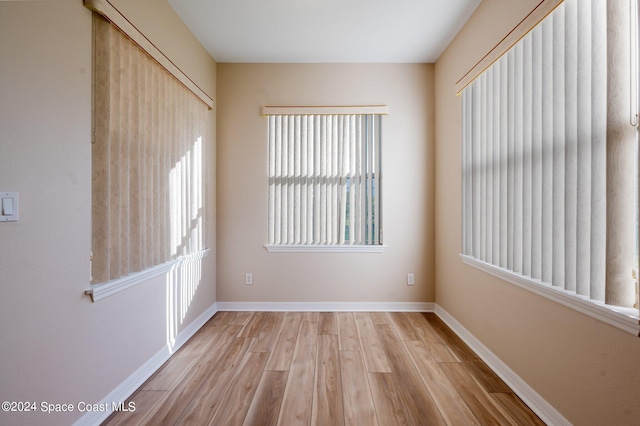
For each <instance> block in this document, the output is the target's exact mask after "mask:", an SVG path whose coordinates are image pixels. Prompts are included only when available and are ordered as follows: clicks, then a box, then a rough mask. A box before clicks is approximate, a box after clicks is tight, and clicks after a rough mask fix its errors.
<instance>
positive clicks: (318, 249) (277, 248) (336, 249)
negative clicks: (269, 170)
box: [264, 244, 387, 253]
mask: <svg viewBox="0 0 640 426" xmlns="http://www.w3.org/2000/svg"><path fill="white" fill-rule="evenodd" d="M264 248H265V249H267V251H268V252H269V253H383V252H384V251H385V250H386V249H387V246H386V244H380V245H375V246H364V245H331V246H325V245H301V244H300V245H294V244H291V245H274V244H267V245H265V246H264Z"/></svg>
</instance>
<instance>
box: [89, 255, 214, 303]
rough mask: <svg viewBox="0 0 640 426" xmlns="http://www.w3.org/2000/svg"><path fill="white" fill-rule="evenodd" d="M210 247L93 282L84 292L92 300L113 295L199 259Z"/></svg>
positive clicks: (95, 300)
mask: <svg viewBox="0 0 640 426" xmlns="http://www.w3.org/2000/svg"><path fill="white" fill-rule="evenodd" d="M209 250H210V249H204V250H202V251H199V252H198V253H194V254H190V255H188V256H181V257H179V258H177V259H173V260H170V261H168V262H165V263H163V264H162V265H158V266H154V267H152V268H148V269H145V270H144V271H140V272H136V273H133V274H130V275H127V276H126V277H122V278H119V279H117V280H113V281H109V282H108V283H104V284H93V285H91V288H90V289H89V290H85V292H84V294H86V295H87V296H90V297H91V301H92V302H94V303H95V302H97V301H99V300H102V299H104V298H106V297H109V296H113V295H114V294H117V293H120V292H121V291H124V290H126V289H128V288H131V287H133V286H135V285H138V284H140V283H143V282H145V281H148V280H150V279H151V278H154V277H157V276H158V275H162V274H166V273H167V272H169V271H171V270H172V269H174V268H177V267H179V266H180V265H182V264H184V263H188V262H193V261H198V260H201V259H202V258H203V257H205V256H206V255H207V254H208V253H209Z"/></svg>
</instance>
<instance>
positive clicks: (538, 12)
mask: <svg viewBox="0 0 640 426" xmlns="http://www.w3.org/2000/svg"><path fill="white" fill-rule="evenodd" d="M563 1H564V0H542V1H541V2H540V3H539V4H538V5H537V6H536V7H535V9H533V10H532V11H531V13H529V14H528V15H527V16H526V17H525V18H524V19H523V20H522V21H520V23H519V24H518V25H517V26H516V27H515V28H514V29H513V30H511V32H509V34H507V35H506V36H505V37H504V38H503V39H502V40H500V42H499V43H498V44H497V45H496V46H495V47H494V48H493V49H491V50H490V51H489V53H487V54H486V55H485V56H484V57H483V58H482V59H480V61H478V63H476V64H475V65H474V66H473V67H472V68H471V69H470V70H469V71H468V72H467V73H466V74H465V75H464V76H463V77H462V78H461V79H460V80H458V82H457V83H456V93H457V94H460V92H462V90H463V89H464V88H465V87H467V86H468V85H469V84H471V82H472V81H473V80H475V79H476V78H477V77H478V76H479V75H480V74H482V73H483V72H484V71H485V70H486V69H487V68H489V67H490V66H491V65H492V64H493V63H494V62H496V61H497V60H498V59H500V57H501V56H502V55H504V54H505V53H506V52H507V51H508V50H509V49H511V47H512V46H513V45H514V44H516V43H517V42H518V41H520V39H522V37H524V36H525V35H527V34H528V33H529V31H531V30H532V29H533V28H534V27H535V26H536V25H538V24H539V23H540V21H542V20H543V19H544V18H546V17H547V15H549V14H550V13H551V12H553V10H554V9H555V8H556V7H558V6H559V5H560V4H561V3H562V2H563Z"/></svg>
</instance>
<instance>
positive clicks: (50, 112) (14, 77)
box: [0, 0, 216, 425]
mask: <svg viewBox="0 0 640 426" xmlns="http://www.w3.org/2000/svg"><path fill="white" fill-rule="evenodd" d="M118 3H122V5H121V7H122V8H123V10H125V11H127V9H128V7H127V5H125V3H128V4H130V3H137V5H136V8H138V7H140V5H141V4H142V3H146V6H147V7H144V8H141V9H140V10H133V9H134V7H132V13H131V15H130V19H131V20H132V21H133V22H134V23H136V22H137V21H138V20H139V21H140V22H141V23H142V22H143V21H144V23H143V24H142V25H140V26H141V27H144V28H148V29H149V31H150V32H153V33H154V34H158V35H164V37H165V38H164V39H161V40H160V41H159V42H157V44H158V45H159V46H160V47H161V48H162V49H164V50H165V51H166V52H167V53H168V54H169V56H171V55H173V54H174V53H175V54H176V58H174V59H175V61H176V62H177V63H178V64H179V66H180V67H181V68H183V69H184V70H185V71H186V72H187V73H188V74H190V75H192V76H193V78H194V79H195V80H196V81H197V82H198V84H199V85H200V86H201V87H202V88H203V89H204V90H206V91H207V92H208V93H209V95H210V96H215V67H216V64H215V62H214V61H213V60H212V59H211V58H210V57H209V56H208V55H207V54H206V53H205V52H204V49H202V48H201V47H200V46H199V45H198V44H197V42H196V40H195V38H194V37H193V36H192V35H191V34H190V33H189V32H188V31H187V30H186V27H184V25H183V24H182V23H181V22H180V21H179V19H178V18H177V16H176V15H175V14H174V13H173V11H172V10H171V8H170V7H169V6H168V5H167V4H166V3H165V2H164V1H162V2H157V1H153V0H145V1H136V2H124V1H119V2H118ZM151 3H152V4H153V5H151ZM138 12H139V13H138ZM141 17H144V19H139V18H141ZM168 41H170V43H169V42H168ZM181 49H184V51H185V52H188V55H187V54H183V53H182V52H180V50H181ZM178 53H180V55H178ZM0 76H1V78H0V191H17V192H19V194H20V220H19V221H18V222H15V223H0V291H1V292H2V295H1V296H0V338H1V344H0V360H2V361H1V362H0V383H1V385H0V400H2V401H4V400H9V401H35V402H37V403H38V404H39V403H40V402H43V401H47V402H51V403H74V404H75V403H77V402H80V401H84V402H90V403H97V402H100V401H101V400H102V399H103V398H104V397H105V396H106V395H107V394H108V393H109V392H110V391H112V390H113V389H114V388H115V387H116V386H117V385H119V384H120V383H122V382H123V381H124V380H125V379H126V378H127V377H128V376H129V375H130V374H131V373H132V372H134V371H135V370H136V369H137V368H139V367H140V366H141V365H142V364H143V363H144V362H146V361H147V360H149V359H150V358H151V357H152V356H153V355H155V354H156V353H157V352H158V351H160V350H161V349H162V348H163V347H164V346H166V340H167V312H168V311H169V310H170V309H172V307H171V306H169V304H168V301H167V298H166V280H165V277H158V278H156V279H154V280H152V281H149V282H147V283H143V284H140V285H138V286H136V287H134V288H131V289H129V290H127V291H125V292H122V293H119V294H117V295H115V296H111V297H109V298H107V299H105V300H102V301H100V302H98V303H91V301H90V299H89V298H88V297H87V296H84V294H83V292H84V290H85V289H87V288H88V284H89V283H88V277H89V257H88V256H89V251H90V235H91V234H90V213H91V209H90V207H91V206H90V190H91V185H90V182H91V174H90V164H91V161H90V160H91V148H90V140H91V137H90V131H91V13H90V12H89V11H88V10H87V9H85V8H84V7H83V6H82V1H81V0H57V1H43V2H0ZM211 120H212V124H213V121H214V120H215V112H212V113H211ZM210 136H211V137H210V140H211V143H210V145H209V146H207V150H208V154H209V155H210V158H209V164H210V167H209V170H210V176H209V179H210V180H211V179H213V177H214V174H215V173H214V171H215V167H214V165H215V156H214V154H215V144H214V140H215V139H214V136H215V135H214V129H213V126H212V132H211V135H210ZM214 190H215V185H213V184H212V185H210V186H209V188H208V196H209V200H208V202H209V205H208V207H209V214H208V220H209V224H210V225H211V226H210V229H211V232H210V233H209V235H208V245H209V246H210V247H212V248H213V247H215V239H214V236H215V234H214V232H213V231H214V230H215V222H214V217H215V216H214V215H213V211H214V208H215V205H214V204H213V203H214V195H215V193H214ZM204 262H205V263H204V265H203V278H202V281H201V282H200V284H199V286H198V290H197V292H196V294H195V297H194V299H193V301H192V302H191V304H190V306H189V310H188V312H187V313H186V316H185V318H184V319H183V320H182V321H181V322H180V324H179V325H178V327H179V329H183V328H184V327H185V326H187V325H188V324H189V323H190V322H192V321H193V319H194V318H196V317H198V316H199V315H200V314H201V313H202V312H204V311H205V309H207V308H208V307H210V306H211V305H212V304H213V303H214V302H215V253H212V254H211V255H209V256H208V257H206V258H205V261H204ZM80 416H81V413H79V412H77V411H75V412H72V413H67V414H54V415H44V414H42V413H27V414H24V415H22V416H19V415H15V414H10V413H4V412H0V424H30V425H36V424H71V423H73V421H75V420H76V419H78V418H79V417H80Z"/></svg>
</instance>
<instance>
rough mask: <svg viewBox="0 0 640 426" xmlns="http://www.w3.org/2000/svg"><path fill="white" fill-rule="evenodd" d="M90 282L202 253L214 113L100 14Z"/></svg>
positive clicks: (96, 27)
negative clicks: (206, 157) (208, 138)
mask: <svg viewBox="0 0 640 426" xmlns="http://www.w3.org/2000/svg"><path fill="white" fill-rule="evenodd" d="M93 25H94V111H93V117H94V120H93V121H94V123H93V126H94V138H93V145H92V251H93V261H92V275H93V283H104V282H108V281H111V280H114V279H118V278H121V277H123V276H126V275H129V274H131V273H134V272H139V271H143V270H145V269H147V268H150V267H153V266H156V265H159V264H162V263H164V262H166V261H168V260H170V259H174V258H177V257H179V256H182V255H187V254H192V253H196V252H198V251H200V250H202V248H203V226H204V223H203V207H204V200H203V169H202V161H203V146H204V138H205V135H206V133H207V132H206V128H207V120H208V107H207V106H206V105H205V104H204V103H203V102H202V101H201V100H199V99H198V98H197V97H196V96H194V95H193V94H192V93H191V92H190V91H189V90H187V89H186V88H185V87H184V86H183V85H182V84H181V83H180V82H179V81H177V80H176V79H175V78H174V77H173V76H172V75H170V74H169V73H168V72H167V71H166V70H165V69H164V68H162V67H161V66H160V65H159V64H158V63H157V62H155V61H154V60H153V59H151V57H149V56H148V55H147V54H146V53H145V52H144V51H143V50H141V49H140V48H139V47H138V46H137V45H136V44H135V43H133V42H132V41H131V40H130V39H129V38H127V37H126V36H125V35H124V34H123V33H121V32H120V31H119V30H118V29H117V28H116V27H115V26H113V25H112V24H111V23H109V21H107V20H105V19H104V18H102V17H101V16H99V15H97V14H94V18H93Z"/></svg>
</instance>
